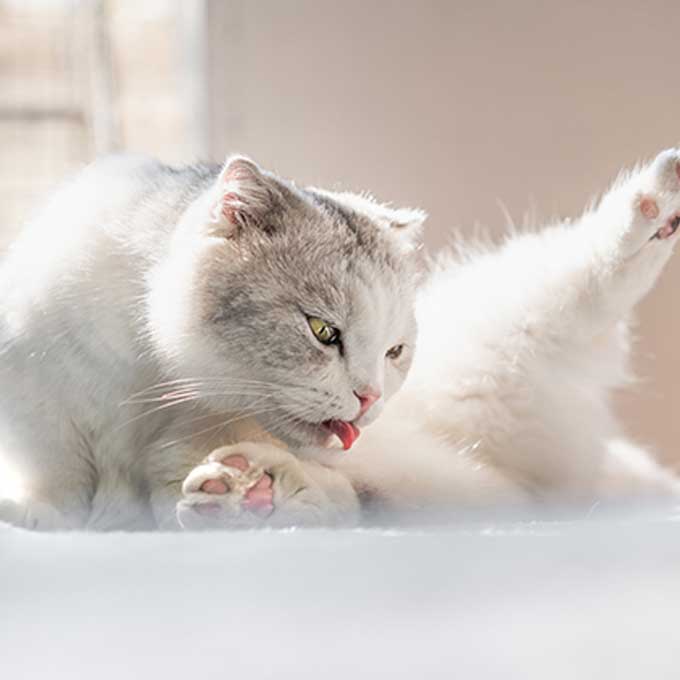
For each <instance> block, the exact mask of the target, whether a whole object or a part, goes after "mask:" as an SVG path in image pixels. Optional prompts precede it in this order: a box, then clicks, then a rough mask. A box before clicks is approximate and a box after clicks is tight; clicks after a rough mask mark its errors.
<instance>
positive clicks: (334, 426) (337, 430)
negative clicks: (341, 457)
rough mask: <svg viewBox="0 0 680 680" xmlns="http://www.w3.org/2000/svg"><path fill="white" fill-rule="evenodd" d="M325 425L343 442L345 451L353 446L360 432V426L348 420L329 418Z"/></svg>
mask: <svg viewBox="0 0 680 680" xmlns="http://www.w3.org/2000/svg"><path fill="white" fill-rule="evenodd" d="M325 425H326V427H327V428H328V429H329V430H330V431H331V432H332V433H333V434H334V435H336V436H337V437H338V439H339V440H340V441H341V442H342V448H343V449H345V451H347V449H349V448H351V446H352V444H354V442H355V441H356V440H357V437H358V436H359V434H360V432H359V428H358V427H357V426H356V425H354V424H352V423H348V422H347V421H346V420H327V421H326V423H325Z"/></svg>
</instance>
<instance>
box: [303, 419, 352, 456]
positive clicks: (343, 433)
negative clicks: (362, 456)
mask: <svg viewBox="0 0 680 680" xmlns="http://www.w3.org/2000/svg"><path fill="white" fill-rule="evenodd" d="M293 422H294V423H295V426H296V429H297V430H298V431H299V432H300V433H304V435H305V439H308V440H309V439H311V440H313V442H314V443H315V444H316V445H317V446H323V447H325V448H327V447H330V446H331V445H332V442H333V440H334V439H335V438H336V437H337V439H339V440H340V443H341V444H342V448H343V449H344V450H345V451H348V450H349V449H350V448H352V446H353V445H354V442H355V441H356V440H357V439H358V437H359V435H360V434H361V430H359V428H358V427H357V426H356V425H355V424H354V423H353V422H350V421H348V420H338V419H337V418H332V419H330V420H324V421H323V422H322V423H310V422H307V421H304V420H300V419H295V420H294V421H293Z"/></svg>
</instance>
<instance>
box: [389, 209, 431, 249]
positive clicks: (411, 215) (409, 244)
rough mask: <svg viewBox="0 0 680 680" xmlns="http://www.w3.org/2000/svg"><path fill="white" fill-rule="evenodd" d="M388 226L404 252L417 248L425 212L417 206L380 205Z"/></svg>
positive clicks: (419, 244) (420, 240) (425, 215)
mask: <svg viewBox="0 0 680 680" xmlns="http://www.w3.org/2000/svg"><path fill="white" fill-rule="evenodd" d="M381 210H382V212H383V214H384V215H385V218H386V220H387V224H388V228H389V230H390V232H391V233H392V235H393V236H394V237H395V238H396V239H397V240H398V242H399V245H400V246H401V247H402V248H403V249H404V251H406V252H412V251H414V250H418V249H419V248H420V246H421V245H422V242H423V225H424V224H425V220H426V219H427V213H426V212H425V211H424V210H420V209H419V208H389V207H387V206H381Z"/></svg>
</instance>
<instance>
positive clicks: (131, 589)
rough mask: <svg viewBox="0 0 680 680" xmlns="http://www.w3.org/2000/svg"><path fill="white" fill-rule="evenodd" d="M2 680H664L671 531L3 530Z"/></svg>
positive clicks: (678, 559) (599, 526) (678, 565)
mask: <svg viewBox="0 0 680 680" xmlns="http://www.w3.org/2000/svg"><path fill="white" fill-rule="evenodd" d="M0 584H1V585H0V612H1V618H0V677H1V678H3V679H6V680H19V679H21V680H23V679H24V678H45V679H49V680H58V679H61V678H69V679H80V678H97V679H101V680H104V679H106V680H108V679H109V678H111V679H114V678H115V679H116V680H119V679H120V678H243V677H253V678H315V680H318V679H320V678H375V677H389V678H461V679H467V678H475V679H477V678H504V679H506V678H515V677H517V678H541V679H544V678H549V679H550V680H556V679H561V678H564V679H565V680H566V679H567V678H568V679H569V680H572V679H574V678H579V680H583V679H584V678H598V679H601V678H617V679H619V678H643V677H648V678H654V679H655V680H658V679H659V678H671V677H672V678H677V677H680V652H679V651H678V650H679V649H680V632H679V628H680V624H679V623H678V612H680V526H679V525H678V523H677V522H675V521H672V520H666V519H663V520H662V519H659V518H654V517H650V516H649V515H647V516H644V517H642V516H640V517H637V518H633V519H631V518H630V517H626V518H617V517H613V518H612V517H610V518H608V519H605V520H598V521H592V520H591V521H580V522H576V523H574V522H543V523H526V522H522V523H509V522H498V521H493V522H492V521H489V522H486V521H475V522H470V523H467V524H458V525H455V526H450V527H448V528H433V527H429V528H424V529H414V528H409V529H406V530H385V529H365V530H354V531H349V530H348V531H321V530H313V531H312V530H309V531H300V530H297V531H289V532H270V531H260V532H241V533H203V534H159V533H156V534H122V533H119V534H83V533H62V534H35V533H27V532H24V531H18V530H14V529H9V528H4V529H2V530H0Z"/></svg>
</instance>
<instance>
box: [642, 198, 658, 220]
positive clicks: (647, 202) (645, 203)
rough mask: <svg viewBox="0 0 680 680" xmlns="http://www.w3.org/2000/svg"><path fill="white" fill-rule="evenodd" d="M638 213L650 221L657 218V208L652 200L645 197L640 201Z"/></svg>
mask: <svg viewBox="0 0 680 680" xmlns="http://www.w3.org/2000/svg"><path fill="white" fill-rule="evenodd" d="M640 212H641V213H642V214H643V215H644V216H645V217H646V218H647V219H650V220H653V219H655V218H656V217H658V216H659V206H658V205H657V204H656V201H655V200H654V199H653V198H649V197H645V198H642V199H640Z"/></svg>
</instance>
